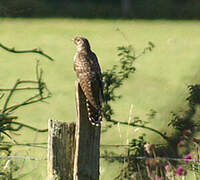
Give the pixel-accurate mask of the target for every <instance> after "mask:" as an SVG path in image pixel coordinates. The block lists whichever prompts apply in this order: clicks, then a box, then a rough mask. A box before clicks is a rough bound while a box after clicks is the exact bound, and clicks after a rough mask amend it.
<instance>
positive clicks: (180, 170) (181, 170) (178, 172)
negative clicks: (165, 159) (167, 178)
mask: <svg viewBox="0 0 200 180" xmlns="http://www.w3.org/2000/svg"><path fill="white" fill-rule="evenodd" d="M186 174H187V171H186V170H185V169H184V168H183V167H182V166H179V167H178V168H177V170H176V175H177V176H184V175H186Z"/></svg>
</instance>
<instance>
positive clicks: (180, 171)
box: [103, 42, 200, 179]
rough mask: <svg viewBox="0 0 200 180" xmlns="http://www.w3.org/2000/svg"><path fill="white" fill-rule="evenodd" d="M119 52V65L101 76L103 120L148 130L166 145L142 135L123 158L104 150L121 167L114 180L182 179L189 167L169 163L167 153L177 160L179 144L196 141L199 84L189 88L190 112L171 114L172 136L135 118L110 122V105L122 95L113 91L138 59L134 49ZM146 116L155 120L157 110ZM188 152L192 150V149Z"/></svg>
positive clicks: (192, 168) (123, 48)
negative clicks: (156, 142)
mask: <svg viewBox="0 0 200 180" xmlns="http://www.w3.org/2000/svg"><path fill="white" fill-rule="evenodd" d="M149 45H150V47H147V48H145V50H144V51H143V53H142V55H143V54H145V52H146V51H147V50H148V51H151V50H152V48H153V47H154V45H153V44H152V43H151V42H150V43H149ZM118 51H119V53H118V56H119V58H120V61H119V62H120V63H119V65H114V66H113V67H112V68H111V69H108V70H107V71H105V72H104V73H103V79H104V83H105V91H104V94H105V99H106V103H105V105H104V117H105V119H106V120H107V122H111V123H113V124H123V125H127V126H133V127H140V128H145V129H148V130H151V131H153V132H155V133H157V134H159V135H160V136H162V137H163V138H164V139H165V140H166V142H167V144H166V145H160V146H159V145H157V144H155V145H151V144H149V143H147V142H146V140H145V138H144V135H143V136H140V137H138V138H133V139H132V141H131V143H129V144H128V147H127V148H126V149H125V156H123V153H121V154H120V155H117V154H116V153H114V152H112V151H105V152H104V154H103V157H104V158H105V159H106V160H108V161H109V162H114V161H118V162H119V163H121V164H122V168H121V172H120V173H119V175H118V176H117V177H116V178H115V179H141V178H145V179H159V178H160V179H161V178H164V179H170V178H172V177H173V178H175V177H176V176H185V175H186V174H187V170H186V169H187V168H189V167H190V166H188V164H181V165H180V163H177V162H172V161H173V158H172V159H170V157H169V154H170V155H171V157H180V156H179V154H178V151H179V148H180V147H179V142H180V141H182V140H185V141H187V142H188V143H189V142H191V140H194V139H195V138H193V135H194V132H197V129H198V128H199V127H200V126H199V123H195V122H194V120H193V117H194V115H195V114H196V113H197V106H198V105H199V104H200V103H199V102H200V97H199V94H200V85H198V84H196V85H190V86H188V89H189V96H188V98H187V99H186V100H187V102H188V107H189V109H187V110H185V111H183V113H182V114H181V115H180V114H178V113H175V112H172V119H171V121H170V122H169V126H172V127H173V129H174V130H176V132H175V134H174V135H173V136H171V137H167V136H166V134H165V133H163V132H160V131H157V130H155V129H153V128H149V127H147V126H146V124H147V123H148V122H144V121H143V120H141V119H140V118H138V117H134V119H133V120H132V122H121V121H117V120H113V119H112V115H113V114H114V111H113V109H112V108H111V105H110V102H112V101H114V102H115V101H117V100H118V99H119V98H121V97H122V96H121V95H116V94H115V90H116V89H118V88H120V87H121V86H122V85H123V83H124V80H126V79H128V78H129V76H130V74H132V73H134V72H135V70H136V69H135V67H134V61H135V60H136V59H137V58H138V57H140V56H141V55H139V56H136V55H135V52H134V50H133V47H132V46H130V45H129V46H127V47H124V46H123V47H119V48H118ZM148 115H149V119H154V118H155V116H156V111H155V110H151V112H150V113H149V114H148ZM110 127H112V125H109V126H108V127H107V128H106V130H108V128H110ZM196 141H198V140H196ZM191 144H193V143H191ZM164 146H165V147H164ZM191 146H192V145H191ZM198 148H199V145H198ZM188 150H192V147H190V148H189V149H188ZM164 152H167V153H164ZM157 154H159V156H161V157H163V156H164V154H165V155H167V157H169V159H170V160H168V159H166V158H163V160H158V158H157ZM196 156H199V150H197V151H196ZM135 157H144V159H136V158H135ZM148 158H150V159H148ZM166 164H167V166H170V168H169V169H168V170H166V168H165V165H166ZM191 165H192V167H190V170H192V171H193V173H195V176H198V175H197V174H196V172H197V171H198V169H199V167H198V163H195V162H192V163H191Z"/></svg>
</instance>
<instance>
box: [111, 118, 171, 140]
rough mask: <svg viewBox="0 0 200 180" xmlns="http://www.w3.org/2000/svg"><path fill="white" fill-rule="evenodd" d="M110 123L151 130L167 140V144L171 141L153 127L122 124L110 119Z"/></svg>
mask: <svg viewBox="0 0 200 180" xmlns="http://www.w3.org/2000/svg"><path fill="white" fill-rule="evenodd" d="M107 121H108V120H107ZM108 122H111V123H113V124H118V123H119V124H123V125H128V126H132V127H139V128H143V129H147V130H150V131H152V132H154V133H156V134H158V135H160V136H161V137H162V138H163V139H164V140H166V141H167V142H168V141H169V138H168V137H167V136H165V135H164V134H163V133H161V132H160V131H158V130H156V129H153V128H151V127H147V126H144V125H139V124H135V123H128V122H121V121H116V120H112V119H110V120H109V121H108Z"/></svg>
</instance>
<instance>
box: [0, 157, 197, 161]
mask: <svg viewBox="0 0 200 180" xmlns="http://www.w3.org/2000/svg"><path fill="white" fill-rule="evenodd" d="M100 158H103V159H106V158H107V159H117V160H123V159H131V160H133V159H137V160H168V161H191V162H200V159H185V158H172V157H146V156H100ZM0 159H8V160H9V159H23V160H31V161H46V160H47V158H35V157H30V156H0Z"/></svg>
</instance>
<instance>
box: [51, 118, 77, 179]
mask: <svg viewBox="0 0 200 180" xmlns="http://www.w3.org/2000/svg"><path fill="white" fill-rule="evenodd" d="M74 152H75V124H74V123H70V124H68V123H65V122H58V121H52V120H49V132H48V180H72V177H73V166H74Z"/></svg>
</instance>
